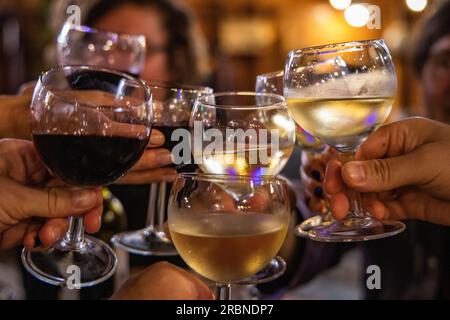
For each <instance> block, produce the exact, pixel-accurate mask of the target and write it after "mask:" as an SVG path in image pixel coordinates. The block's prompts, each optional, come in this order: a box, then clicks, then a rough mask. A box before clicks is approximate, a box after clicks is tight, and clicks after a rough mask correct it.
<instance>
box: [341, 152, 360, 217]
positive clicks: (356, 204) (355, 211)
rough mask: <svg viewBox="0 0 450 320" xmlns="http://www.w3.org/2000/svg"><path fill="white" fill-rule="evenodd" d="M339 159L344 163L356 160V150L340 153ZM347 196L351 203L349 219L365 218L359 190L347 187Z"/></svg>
mask: <svg viewBox="0 0 450 320" xmlns="http://www.w3.org/2000/svg"><path fill="white" fill-rule="evenodd" d="M339 160H340V161H341V164H342V165H344V164H345V163H347V162H350V161H353V160H355V152H344V153H339ZM347 196H348V200H349V204H350V210H349V214H348V216H347V218H348V219H362V218H365V215H364V210H363V209H362V202H361V194H360V193H359V192H358V191H355V190H352V189H350V188H347Z"/></svg>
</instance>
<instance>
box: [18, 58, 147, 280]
mask: <svg viewBox="0 0 450 320" xmlns="http://www.w3.org/2000/svg"><path fill="white" fill-rule="evenodd" d="M152 118H153V111H152V96H151V90H150V88H149V87H148V86H147V85H146V84H145V83H144V82H143V81H141V80H139V79H136V78H134V77H132V76H130V75H127V74H125V73H120V72H115V71H112V70H108V69H102V68H96V67H89V66H60V67H56V68H54V69H50V70H49V71H46V72H44V73H43V74H42V75H41V76H40V78H39V80H38V83H37V85H36V87H35V90H34V94H33V99H32V102H31V131H32V135H33V143H34V146H35V148H36V150H37V152H38V154H39V156H40V158H41V160H42V162H43V163H44V164H45V165H46V167H47V168H48V169H49V170H50V171H51V173H52V174H53V175H54V176H55V177H56V178H59V179H60V180H62V181H63V182H64V183H65V184H67V185H69V186H73V187H83V188H97V187H101V186H105V185H108V184H111V183H113V182H114V181H115V180H117V179H118V178H120V177H121V176H123V175H124V174H125V173H126V172H127V171H128V170H129V169H130V168H131V167H132V166H133V165H134V164H135V163H136V162H137V161H138V160H139V158H140V157H141V155H142V154H143V152H144V150H145V148H146V146H147V144H148V141H149V138H150V131H151V123H152ZM22 261H23V264H24V266H25V268H26V269H27V270H28V271H29V272H30V273H31V274H32V275H34V276H35V277H37V278H39V279H40V280H42V281H45V282H47V283H50V284H53V285H58V286H66V285H67V284H68V283H67V282H68V279H72V278H70V276H71V275H72V273H74V270H76V268H78V271H79V272H78V273H77V274H78V275H79V279H78V283H76V284H77V285H78V286H79V287H80V288H82V287H89V286H92V285H95V284H98V283H100V282H103V281H105V280H106V279H108V278H109V277H110V276H111V275H112V274H113V273H114V271H115V268H116V265H117V257H116V255H115V253H114V251H113V250H112V249H111V248H110V247H109V246H108V245H107V244H105V243H104V242H102V241H101V240H99V239H97V238H94V237H90V236H85V235H84V228H83V219H82V217H75V216H74V217H70V218H69V229H68V231H67V233H66V235H65V236H64V237H63V238H62V240H60V241H59V242H58V243H56V244H55V245H53V246H52V247H47V248H39V247H38V248H36V249H32V250H27V249H24V250H23V251H22ZM74 274H75V273H74Z"/></svg>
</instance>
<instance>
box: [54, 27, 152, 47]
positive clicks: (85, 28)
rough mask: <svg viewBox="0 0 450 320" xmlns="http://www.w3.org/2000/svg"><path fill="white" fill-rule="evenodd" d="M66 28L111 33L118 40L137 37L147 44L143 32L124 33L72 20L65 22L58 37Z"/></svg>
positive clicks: (104, 33) (86, 31) (85, 31)
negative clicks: (76, 22) (75, 22)
mask: <svg viewBox="0 0 450 320" xmlns="http://www.w3.org/2000/svg"><path fill="white" fill-rule="evenodd" d="M66 28H68V29H69V30H76V31H80V32H84V33H93V34H94V33H96V34H103V35H110V36H114V37H115V38H116V40H117V38H128V39H136V40H137V41H139V42H141V41H143V44H144V46H145V39H146V38H145V35H143V34H129V33H123V32H113V31H107V30H102V29H97V28H92V27H89V26H87V25H82V24H74V23H71V22H66V23H64V25H63V27H62V28H61V31H60V32H59V34H58V38H59V36H61V35H62V33H63V30H64V29H66Z"/></svg>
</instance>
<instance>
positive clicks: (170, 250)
mask: <svg viewBox="0 0 450 320" xmlns="http://www.w3.org/2000/svg"><path fill="white" fill-rule="evenodd" d="M111 242H112V243H113V244H114V245H115V246H117V247H118V248H121V249H123V250H126V251H128V252H131V253H134V254H139V255H142V256H177V255H178V251H177V249H175V246H174V245H173V243H172V241H170V239H169V238H167V236H166V234H165V233H164V232H163V231H156V230H155V229H153V228H145V229H141V230H137V231H128V232H122V233H119V234H116V235H115V236H114V237H112V239H111Z"/></svg>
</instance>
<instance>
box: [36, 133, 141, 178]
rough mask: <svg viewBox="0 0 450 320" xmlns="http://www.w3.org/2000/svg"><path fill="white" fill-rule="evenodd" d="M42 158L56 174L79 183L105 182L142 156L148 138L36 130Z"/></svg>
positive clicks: (37, 145) (123, 171)
mask: <svg viewBox="0 0 450 320" xmlns="http://www.w3.org/2000/svg"><path fill="white" fill-rule="evenodd" d="M33 143H34V146H35V148H36V150H37V151H38V153H39V156H40V157H41V160H42V161H43V162H44V163H45V165H46V166H47V167H48V168H49V169H50V170H51V171H52V173H53V174H54V175H56V176H57V177H58V178H60V179H62V180H63V181H64V182H66V183H68V184H71V185H77V186H104V185H107V184H110V183H112V182H114V181H115V180H117V179H118V178H120V177H121V176H122V175H123V174H124V173H125V172H126V171H127V170H128V169H130V168H131V167H132V166H133V165H134V164H135V163H136V162H137V161H138V160H139V158H140V157H141V155H142V153H143V152H144V150H145V148H146V146H147V143H148V140H147V139H139V138H128V137H104V136H94V135H60V134H34V135H33Z"/></svg>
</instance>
